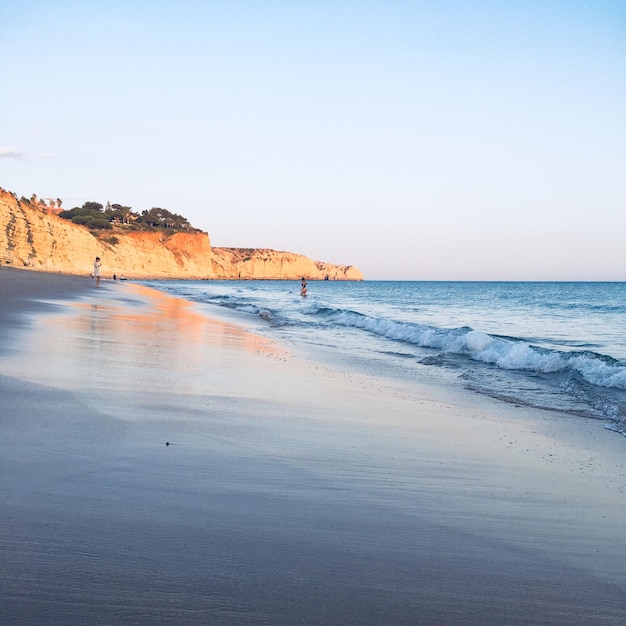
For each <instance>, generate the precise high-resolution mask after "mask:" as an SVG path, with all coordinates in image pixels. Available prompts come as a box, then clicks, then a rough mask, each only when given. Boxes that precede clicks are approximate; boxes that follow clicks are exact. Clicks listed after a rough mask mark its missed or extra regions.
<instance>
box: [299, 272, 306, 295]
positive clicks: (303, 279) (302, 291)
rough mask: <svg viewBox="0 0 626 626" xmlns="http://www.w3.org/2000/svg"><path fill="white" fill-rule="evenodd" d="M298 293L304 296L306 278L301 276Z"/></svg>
mask: <svg viewBox="0 0 626 626" xmlns="http://www.w3.org/2000/svg"><path fill="white" fill-rule="evenodd" d="M300 295H301V296H306V279H305V278H304V276H303V277H302V287H301V288H300Z"/></svg>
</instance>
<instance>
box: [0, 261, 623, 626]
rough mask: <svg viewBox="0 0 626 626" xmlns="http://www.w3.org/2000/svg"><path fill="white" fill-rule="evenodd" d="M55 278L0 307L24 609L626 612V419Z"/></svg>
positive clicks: (445, 614)
mask: <svg viewBox="0 0 626 626" xmlns="http://www.w3.org/2000/svg"><path fill="white" fill-rule="evenodd" d="M15 272H22V270H13V273H15ZM28 274H29V275H31V274H33V272H32V271H28ZM7 276H8V275H7V274H5V273H4V268H3V269H2V270H1V271H0V290H1V291H2V293H3V294H5V293H8V289H9V287H10V283H6V282H5V280H4V279H6V278H7ZM49 276H50V275H48V274H46V278H44V279H41V278H39V279H37V278H33V279H29V280H28V281H26V282H28V285H22V286H21V287H20V289H22V291H21V292H18V290H17V287H16V288H15V291H11V293H13V296H12V298H11V301H12V304H9V305H6V306H5V302H9V300H10V299H7V298H4V297H3V299H2V303H1V304H0V321H2V324H3V326H5V320H6V319H8V318H7V317H2V315H9V314H10V316H11V319H12V320H14V324H13V325H12V326H11V327H10V329H11V331H12V332H11V337H10V339H11V345H12V346H17V347H18V348H19V350H17V349H13V350H11V351H10V353H9V354H8V355H7V357H6V358H4V359H3V361H2V366H1V367H0V391H1V393H2V398H3V406H2V409H0V415H1V416H2V419H1V420H0V424H2V426H1V427H0V428H1V432H0V453H1V454H0V459H1V461H0V462H1V464H2V472H3V475H4V476H7V477H9V479H8V480H7V481H6V483H5V484H4V486H3V487H2V488H1V489H2V492H1V496H2V499H3V502H5V503H6V504H5V506H4V507H3V510H2V513H0V515H1V516H2V520H1V521H2V525H1V526H0V527H1V528H3V530H1V531H0V532H1V533H2V539H3V541H2V543H1V545H2V546H4V547H0V562H1V563H3V567H2V573H1V574H0V577H1V578H0V601H1V603H2V605H3V606H4V607H6V611H5V614H6V615H7V616H8V618H9V622H8V623H15V624H21V623H24V624H26V623H33V622H36V621H40V622H41V621H42V619H44V618H43V616H48V619H46V620H44V621H46V623H68V622H77V621H81V620H83V621H87V622H89V623H110V622H111V621H113V620H117V621H122V622H124V621H126V622H128V621H133V622H134V623H151V622H159V623H179V624H180V623H182V624H193V623H208V622H213V623H224V624H230V623H251V624H252V623H255V624H258V623H267V624H288V623H290V624H293V623H301V624H339V623H343V624H350V623H359V624H370V623H371V624H375V623H397V624H411V623H422V624H494V625H495V624H529V623H532V624H588V623H594V624H619V623H623V622H624V620H625V619H626V593H625V592H626V587H625V584H624V580H625V579H626V576H625V574H626V566H625V565H623V564H622V560H623V559H622V557H621V554H622V553H623V547H624V539H623V538H622V537H621V535H622V534H623V533H622V527H623V522H622V511H623V505H624V500H625V499H626V494H625V491H626V470H625V467H624V462H623V461H622V459H623V453H622V452H623V446H620V445H619V444H622V443H623V442H622V441H621V440H620V438H619V437H616V436H615V434H614V433H610V432H608V431H603V429H602V428H601V427H599V425H598V424H595V423H591V424H590V423H585V422H584V421H583V420H582V419H581V420H576V419H572V418H565V417H562V416H558V415H554V416H546V415H545V414H543V413H542V412H541V411H538V410H528V409H524V408H516V407H513V406H508V407H507V406H501V405H499V404H498V403H497V402H495V401H493V402H492V401H490V400H488V399H481V400H480V401H476V400H472V401H470V400H469V395H465V394H459V395H456V394H455V395H450V396H447V397H441V396H440V395H439V390H437V389H436V388H434V387H428V386H419V385H415V386H411V387H410V388H409V387H402V386H398V385H393V384H392V383H391V382H390V381H386V380H384V379H378V378H375V377H367V376H363V375H359V374H356V373H354V372H350V371H339V370H337V369H333V368H331V367H330V366H328V365H320V364H317V363H314V362H310V361H306V360H303V359H302V358H301V356H299V355H296V354H293V353H290V352H288V351H287V350H285V349H284V348H283V347H282V346H278V345H276V344H274V343H272V342H271V341H269V340H267V339H264V338H262V337H259V336H257V335H255V334H254V333H253V332H251V330H250V329H247V328H245V327H241V326H238V325H237V324H236V323H232V324H231V323H229V322H228V321H225V320H224V319H217V318H210V317H207V316H206V315H204V314H203V313H202V312H201V311H199V309H198V308H197V307H195V306H194V305H193V304H192V303H188V302H186V301H182V300H178V299H176V298H172V297H171V296H167V295H166V294H163V293H161V292H157V291H154V290H152V289H149V288H145V287H141V286H139V285H134V284H132V283H128V284H124V285H120V284H117V285H115V284H114V283H113V282H112V281H110V283H105V282H103V283H102V285H103V286H104V288H103V287H101V288H100V289H96V287H95V285H94V284H93V283H91V281H90V282H87V279H82V280H81V279H73V280H72V281H69V282H67V283H64V282H63V280H64V279H63V280H61V281H60V282H57V281H56V280H54V279H50V278H49ZM11 280H12V278H11ZM74 281H76V282H75V284H74ZM10 288H11V289H13V287H10ZM55 290H56V291H57V296H61V300H60V301H59V302H58V303H57V304H56V305H55V306H53V307H50V305H48V304H46V303H47V302H49V301H52V300H56V299H58V297H57V298H55V297H54V295H55V294H54V292H55ZM42 300H44V301H45V302H44V304H38V303H40V302H41V301H42ZM29 303H30V304H29ZM32 303H37V304H32ZM26 314H27V315H28V316H29V318H30V317H31V316H32V315H33V314H36V316H37V324H29V325H16V324H17V320H19V319H24V315H26ZM20 315H21V316H22V317H21V318H20V317H19V316H20ZM2 341H5V339H4V340H2ZM3 349H4V351H5V352H6V345H0V350H3ZM580 429H587V432H586V433H585V435H586V436H585V437H581V436H580ZM594 429H596V430H595V432H594ZM166 442H168V443H172V444H173V445H170V446H166V445H165V443H166ZM55 572H56V573H55Z"/></svg>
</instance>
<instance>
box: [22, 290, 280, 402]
mask: <svg viewBox="0 0 626 626" xmlns="http://www.w3.org/2000/svg"><path fill="white" fill-rule="evenodd" d="M123 289H124V292H123V293H124V295H125V296H130V297H125V298H124V300H123V301H122V302H121V303H120V302H118V301H116V299H117V298H118V297H119V296H120V291H119V290H118V289H114V290H108V291H104V292H99V293H98V297H97V300H95V301H92V302H85V301H82V302H77V303H74V304H73V306H72V307H71V310H72V313H71V314H69V315H61V316H51V317H47V318H44V320H43V322H42V326H41V328H40V329H39V332H37V333H36V335H37V337H36V338H33V339H32V342H33V350H36V352H37V360H38V361H39V362H40V363H44V362H46V360H47V358H48V356H50V360H51V361H52V360H54V363H50V364H49V365H47V366H46V368H45V370H46V372H47V373H43V374H42V377H41V380H42V382H43V381H44V380H48V382H50V383H52V384H55V382H56V381H57V380H60V381H63V386H70V387H80V388H83V389H88V388H92V389H96V388H100V387H104V388H107V387H111V386H115V387H116V388H118V389H119V388H120V387H121V388H128V389H141V390H143V391H151V390H153V391H159V392H164V391H167V390H168V389H172V386H175V387H176V389H178V390H180V391H188V392H192V393H215V392H217V391H218V390H219V388H220V386H221V388H222V391H223V389H227V388H228V386H229V382H228V380H226V379H225V376H226V374H225V373H222V371H221V370H224V372H225V371H226V370H227V369H230V371H232V368H233V367H235V368H236V369H241V370H245V369H246V368H247V369H249V368H250V363H249V355H250V353H251V352H253V353H255V354H257V355H264V356H276V355H278V354H279V350H278V349H277V348H276V347H275V346H274V345H273V344H272V343H271V342H270V341H269V340H267V339H265V338H263V337H261V336H259V335H256V334H254V333H252V332H248V331H246V330H245V329H243V328H240V327H238V326H235V325H232V324H228V323H225V322H222V321H220V320H216V319H213V318H209V317H207V316H205V315H202V314H201V313H199V312H198V310H197V309H196V308H195V306H194V305H193V304H192V303H190V302H187V301H185V300H181V299H179V298H175V297H173V296H169V295H167V294H164V293H161V292H158V291H155V290H153V289H150V288H147V287H143V286H140V285H126V286H124V287H123ZM111 296H112V297H111ZM47 325H50V326H51V328H48V329H47V328H46V326H47ZM59 353H61V354H63V359H62V360H59V359H58V354H59ZM52 355H57V357H56V359H53V357H52ZM77 364H79V367H78V368H77Z"/></svg>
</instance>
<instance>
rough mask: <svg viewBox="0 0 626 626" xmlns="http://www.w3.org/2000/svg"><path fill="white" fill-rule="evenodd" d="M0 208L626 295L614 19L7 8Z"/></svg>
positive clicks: (131, 3)
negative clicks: (80, 209)
mask: <svg viewBox="0 0 626 626" xmlns="http://www.w3.org/2000/svg"><path fill="white" fill-rule="evenodd" d="M0 77H1V80H2V91H1V96H0V187H3V188H4V189H7V190H9V191H13V192H15V193H16V194H17V195H18V196H22V195H24V196H27V197H30V195H31V194H32V193H36V194H37V195H38V196H39V197H43V198H47V197H51V198H55V199H56V198H57V197H58V198H61V199H62V200H63V205H64V207H65V208H72V207H74V206H80V205H81V204H82V203H83V202H85V201H88V200H93V201H97V202H101V203H102V204H106V202H111V203H120V204H123V205H127V206H131V207H132V208H133V210H135V211H137V212H141V211H142V210H145V209H150V208H152V207H161V208H165V209H167V210H169V211H172V212H174V213H179V214H181V215H183V216H185V217H186V218H187V219H188V220H189V221H190V222H191V224H192V225H193V226H195V227H196V228H200V229H202V230H204V231H206V232H208V233H209V236H210V239H211V243H212V245H214V246H234V247H258V248H273V249H275V250H287V251H290V252H297V253H300V254H305V255H307V256H309V257H311V258H313V259H315V260H319V261H327V262H331V263H339V264H346V265H356V266H357V267H358V268H359V269H360V270H361V271H362V272H363V274H364V276H365V278H366V279H369V280H619V281H624V280H626V2H625V1H624V0H586V1H583V0H559V1H557V0H540V1H534V0H525V1H517V0H508V1H501V0H474V1H470V0H465V1H461V0H458V1H455V0H438V1H435V0H432V1H431V0H423V1H419V0H415V1H412V2H409V1H400V0H386V1H382V0H381V1H378V0H362V1H360V2H357V1H344V0H335V1H325V0H309V1H306V2H305V1H300V0H290V1H284V2H279V1H271V0H268V1H262V0H259V1H254V0H248V1H243V0H228V1H227V0H215V1H211V0H197V1H195V0H179V1H177V2H174V1H170V2H164V1H159V0H150V1H149V0H145V1H141V0H90V1H89V2H85V1H84V0H80V1H74V0H56V1H46V0H39V1H37V0H0Z"/></svg>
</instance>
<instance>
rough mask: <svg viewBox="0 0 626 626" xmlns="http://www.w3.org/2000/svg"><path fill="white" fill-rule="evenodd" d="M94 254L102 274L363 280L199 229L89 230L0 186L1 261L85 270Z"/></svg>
mask: <svg viewBox="0 0 626 626" xmlns="http://www.w3.org/2000/svg"><path fill="white" fill-rule="evenodd" d="M96 256H99V257H100V258H101V259H102V269H103V275H104V276H107V275H109V276H111V275H113V274H117V275H118V276H119V275H121V274H124V275H125V276H126V277H127V278H213V279H261V278H268V279H298V278H300V277H301V276H306V277H307V278H309V279H312V280H315V279H319V280H323V279H329V280H363V275H362V274H361V272H360V271H359V270H358V269H357V268H356V267H354V266H351V265H334V264H331V263H324V262H320V261H313V260H312V259H309V258H308V257H306V256H303V255H300V254H295V253H292V252H279V251H276V250H267V249H250V248H213V247H211V243H210V240H209V236H208V235H207V234H206V233H203V232H176V233H173V234H169V233H167V231H163V230H158V231H153V232H146V231H130V232H116V233H114V234H113V235H111V234H105V235H102V236H100V237H99V238H96V237H94V236H93V235H92V234H91V233H90V232H89V230H88V229H86V228H85V227H83V226H78V225H76V224H72V223H71V222H69V221H67V220H64V219H62V218H60V217H58V216H57V215H55V214H54V213H51V212H49V211H48V210H47V209H46V208H45V207H40V206H38V205H34V204H31V203H30V202H25V201H20V200H18V199H17V197H16V196H15V195H14V194H12V193H10V192H8V191H5V190H3V189H1V188H0V259H1V260H2V263H3V264H10V265H12V266H14V267H20V268H26V269H35V270H41V271H49V272H62V273H65V274H89V273H90V271H91V267H92V265H93V260H94V258H95V257H96Z"/></svg>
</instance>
